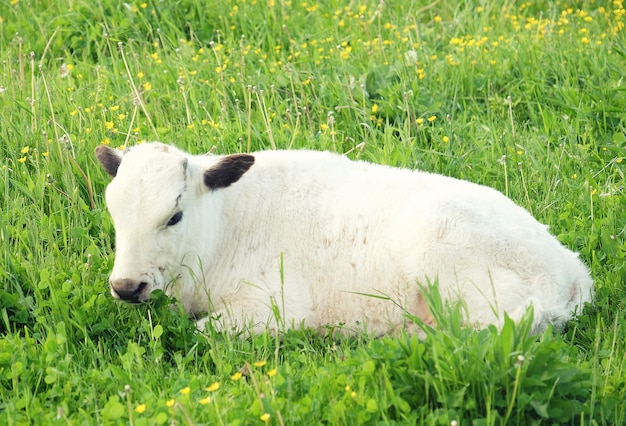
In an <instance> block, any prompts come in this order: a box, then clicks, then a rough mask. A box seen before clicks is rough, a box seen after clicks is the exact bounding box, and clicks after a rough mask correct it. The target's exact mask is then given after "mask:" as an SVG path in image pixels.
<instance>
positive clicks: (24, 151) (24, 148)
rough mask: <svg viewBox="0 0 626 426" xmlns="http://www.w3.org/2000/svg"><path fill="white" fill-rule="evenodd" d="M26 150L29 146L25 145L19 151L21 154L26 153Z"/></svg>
mask: <svg viewBox="0 0 626 426" xmlns="http://www.w3.org/2000/svg"><path fill="white" fill-rule="evenodd" d="M28 151H30V147H29V146H25V147H23V148H22V149H21V151H20V152H21V153H22V154H28Z"/></svg>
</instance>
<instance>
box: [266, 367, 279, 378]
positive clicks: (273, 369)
mask: <svg viewBox="0 0 626 426" xmlns="http://www.w3.org/2000/svg"><path fill="white" fill-rule="evenodd" d="M277 372H278V371H277V370H276V369H275V368H272V369H271V370H270V371H268V372H267V375H268V376H270V377H274V376H275V375H276V373H277Z"/></svg>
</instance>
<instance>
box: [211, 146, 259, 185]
mask: <svg viewBox="0 0 626 426" xmlns="http://www.w3.org/2000/svg"><path fill="white" fill-rule="evenodd" d="M253 164H254V156H253V155H250V154H233V155H227V156H225V157H223V158H221V159H220V160H219V161H218V162H217V163H216V164H214V165H213V166H211V168H210V169H208V170H206V171H205V172H204V184H205V185H206V186H207V187H208V188H209V189H218V188H226V187H227V186H230V185H232V184H233V183H235V182H237V181H238V180H239V178H241V176H243V174H244V173H245V172H247V171H248V169H249V168H250V167H252V165H253Z"/></svg>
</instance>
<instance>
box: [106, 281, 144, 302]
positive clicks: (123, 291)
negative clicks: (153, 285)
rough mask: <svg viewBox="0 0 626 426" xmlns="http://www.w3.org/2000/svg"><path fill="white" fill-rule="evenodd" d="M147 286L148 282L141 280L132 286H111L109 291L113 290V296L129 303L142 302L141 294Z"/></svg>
mask: <svg viewBox="0 0 626 426" xmlns="http://www.w3.org/2000/svg"><path fill="white" fill-rule="evenodd" d="M147 286H148V283H147V282H145V281H142V282H140V283H139V284H137V285H135V286H132V285H125V286H121V287H113V286H111V291H112V292H113V296H115V297H117V298H118V299H121V300H124V301H126V302H129V303H141V302H143V300H141V295H142V294H143V292H144V290H145V289H146V287H147Z"/></svg>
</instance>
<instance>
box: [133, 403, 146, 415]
mask: <svg viewBox="0 0 626 426" xmlns="http://www.w3.org/2000/svg"><path fill="white" fill-rule="evenodd" d="M144 411H146V404H139V405H138V406H136V407H135V412H137V413H139V414H141V413H143V412H144Z"/></svg>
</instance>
